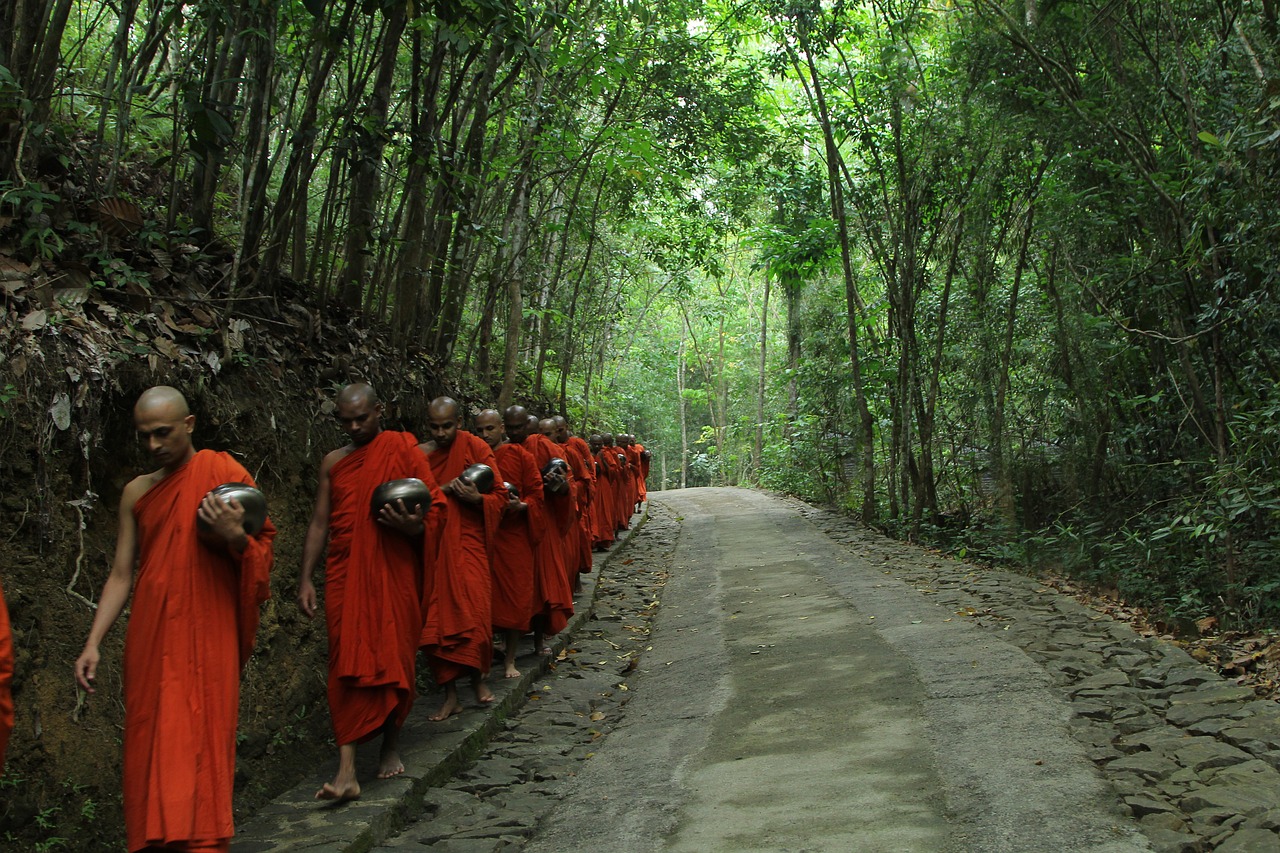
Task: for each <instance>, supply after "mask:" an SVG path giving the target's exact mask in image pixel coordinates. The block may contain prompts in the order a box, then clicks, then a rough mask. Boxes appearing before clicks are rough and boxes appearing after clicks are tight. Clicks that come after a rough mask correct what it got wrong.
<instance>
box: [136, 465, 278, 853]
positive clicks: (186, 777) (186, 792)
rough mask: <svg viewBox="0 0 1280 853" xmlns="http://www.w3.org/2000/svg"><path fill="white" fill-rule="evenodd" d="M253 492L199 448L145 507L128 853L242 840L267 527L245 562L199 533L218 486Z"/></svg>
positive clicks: (267, 563) (140, 516) (139, 513)
mask: <svg viewBox="0 0 1280 853" xmlns="http://www.w3.org/2000/svg"><path fill="white" fill-rule="evenodd" d="M228 482H241V483H249V484H252V483H253V478H252V477H250V476H249V472H248V471H246V470H245V469H244V468H243V467H242V466H241V465H240V463H238V462H236V461H235V460H234V459H233V458H231V456H229V455H228V454H226V453H216V452H214V451H212V450H201V451H200V452H198V453H196V455H195V456H194V457H193V458H192V459H191V460H190V461H188V462H187V463H186V464H185V465H183V466H182V467H181V468H179V469H178V470H177V471H174V472H173V473H172V474H170V475H169V476H167V477H165V478H164V479H163V480H161V481H160V482H159V483H157V484H156V485H154V486H152V487H151V488H150V489H148V490H147V492H146V493H145V494H144V495H143V496H142V497H140V498H139V499H138V502H137V503H136V504H135V505H134V508H133V514H134V518H135V519H136V520H137V523H138V566H137V570H136V573H135V582H134V589H133V605H132V610H131V612H130V616H129V627H128V629H127V631H126V633H125V643H124V707H125V719H124V822H125V831H126V834H127V837H128V845H129V850H131V851H133V850H140V849H142V848H144V847H148V846H161V847H170V848H173V849H189V848H194V847H202V848H205V849H226V848H227V847H228V845H229V844H230V839H231V837H232V836H233V835H234V834H235V828H234V826H233V825H232V815H231V792H232V785H233V781H234V777H235V769H236V721H237V715H238V713H239V704H240V670H241V668H242V667H243V666H244V664H245V662H246V661H247V660H248V659H249V653H250V652H251V651H252V650H253V640H254V634H255V633H256V632H257V630H258V606H259V605H260V604H261V603H262V602H263V601H265V600H266V599H267V597H268V596H269V594H270V592H269V588H268V580H269V576H270V572H271V563H272V550H271V541H272V539H273V538H274V537H275V532H276V531H275V527H274V526H273V525H272V524H271V521H270V520H268V521H267V523H266V525H265V526H264V527H263V528H262V530H261V531H260V532H259V533H258V535H257V536H253V537H250V539H249V543H248V545H247V546H246V547H245V550H244V553H243V554H239V555H236V554H234V553H233V552H232V551H230V549H228V548H226V547H224V546H222V545H208V544H205V543H204V542H203V541H202V540H200V539H198V538H197V535H196V508H197V507H199V505H200V501H201V500H202V499H203V498H204V496H205V494H206V493H208V492H209V490H210V489H212V488H214V487H215V486H217V485H219V484H221V483H228Z"/></svg>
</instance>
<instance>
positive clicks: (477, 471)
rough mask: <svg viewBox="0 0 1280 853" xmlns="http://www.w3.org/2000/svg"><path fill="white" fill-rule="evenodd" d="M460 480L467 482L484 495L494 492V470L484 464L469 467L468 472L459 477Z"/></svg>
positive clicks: (465, 471) (478, 463)
mask: <svg viewBox="0 0 1280 853" xmlns="http://www.w3.org/2000/svg"><path fill="white" fill-rule="evenodd" d="M458 479H459V480H466V481H467V482H468V483H470V484H471V485H473V486H475V487H476V491H477V492H479V493H480V494H482V495H487V494H489V493H490V492H492V491H493V469H492V468H490V467H489V466H488V465H485V464H483V463H480V462H477V463H476V464H474V465H468V466H467V468H466V470H464V471H463V472H462V473H461V474H459V475H458Z"/></svg>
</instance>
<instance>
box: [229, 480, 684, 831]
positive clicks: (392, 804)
mask: <svg viewBox="0 0 1280 853" xmlns="http://www.w3.org/2000/svg"><path fill="white" fill-rule="evenodd" d="M648 518H649V509H648V504H645V511H644V513H642V514H641V515H633V516H632V517H631V530H630V532H627V533H623V534H620V539H619V540H618V541H617V542H615V544H614V545H613V547H612V548H610V549H609V551H608V552H605V553H597V554H596V555H595V560H594V569H595V570H594V571H592V572H591V573H590V574H586V575H583V576H582V580H583V584H582V587H583V588H582V591H581V592H580V593H579V594H578V595H576V596H575V597H574V598H575V602H574V606H575V610H576V612H575V613H574V616H573V618H572V619H571V620H570V622H569V625H568V627H566V628H565V630H564V631H562V632H561V633H560V634H558V635H557V636H556V637H554V638H552V639H551V641H550V645H551V650H552V658H551V659H550V660H548V659H545V658H543V659H535V658H534V657H533V655H531V654H523V655H521V656H520V658H519V659H518V660H517V666H518V667H519V668H520V671H521V673H522V675H521V677H520V678H518V679H512V680H510V681H508V680H507V679H504V678H502V677H501V663H500V662H499V664H498V665H497V666H496V667H495V672H494V673H491V674H490V677H489V686H490V687H491V688H492V689H493V692H494V696H495V700H494V702H493V704H491V705H489V706H487V707H480V706H477V705H476V704H475V703H474V699H473V697H472V696H471V690H470V688H469V687H468V686H465V685H464V686H463V687H461V688H460V689H459V695H460V696H461V697H462V698H463V701H464V702H465V703H467V709H466V710H465V711H463V713H461V714H459V715H457V716H454V717H451V718H450V719H449V720H447V721H444V722H439V723H436V722H431V721H430V720H428V719H427V716H428V715H429V714H431V713H433V712H434V711H435V710H436V708H437V707H438V704H439V702H440V700H441V694H439V693H438V692H433V693H431V694H428V695H419V696H418V699H417V701H416V702H415V703H414V707H413V711H412V712H411V713H410V714H409V719H408V721H407V722H406V723H405V727H404V729H403V731H402V732H401V738H400V753H401V757H402V758H403V759H404V765H405V768H406V773H405V774H404V775H402V776H397V777H395V778H393V779H375V778H374V777H375V774H376V772H377V752H378V750H377V742H376V741H371V742H370V743H368V744H364V745H362V746H361V747H360V749H359V754H358V756H357V768H358V770H359V773H360V780H361V787H362V791H361V797H360V799H359V800H355V801H352V802H347V803H342V804H339V805H336V806H335V805H333V804H328V803H320V802H317V801H316V799H315V792H316V790H317V789H319V787H320V786H321V785H322V784H323V783H324V782H326V781H328V780H329V779H330V778H331V777H332V775H333V771H334V767H335V762H336V757H335V758H330V759H328V760H326V761H325V762H324V763H323V764H322V765H321V766H320V767H317V768H316V772H315V774H314V775H313V776H312V777H310V778H309V779H307V780H306V781H304V782H302V783H300V784H298V785H296V786H295V787H293V788H291V789H290V790H288V791H286V792H285V793H284V794H282V795H280V796H279V797H277V798H276V799H275V800H273V801H272V802H271V803H269V804H267V805H266V806H263V807H262V808H261V809H259V810H258V811H257V812H256V813H255V814H254V816H253V817H251V818H250V819H248V820H246V821H243V822H242V823H241V825H240V826H239V827H238V828H237V832H236V837H235V839H233V841H232V843H231V853H267V851H270V853H295V851H307V853H365V851H368V850H371V849H373V848H374V847H375V846H377V845H378V844H381V843H382V842H383V841H385V840H386V839H388V838H389V837H391V836H393V835H394V834H395V833H396V832H397V831H399V830H400V829H401V828H403V827H404V826H405V825H406V824H408V823H410V822H411V821H415V820H418V819H420V818H421V816H422V815H423V813H424V810H426V812H427V813H428V814H429V813H431V811H432V810H433V808H434V806H433V803H434V802H435V801H434V800H433V799H432V798H433V797H436V796H438V794H437V793H436V789H439V788H440V787H441V786H443V785H445V784H446V783H448V782H449V781H450V779H452V778H453V777H454V776H455V775H456V774H458V773H459V771H461V770H463V768H466V767H467V766H468V765H470V764H471V762H473V761H474V760H475V759H476V757H477V756H479V755H481V754H482V753H483V752H484V750H485V748H486V745H487V744H488V743H489V742H490V740H492V739H493V738H494V737H495V735H497V734H498V733H499V732H501V731H504V730H505V729H506V728H507V727H506V720H507V718H508V717H510V716H511V715H513V714H514V713H515V712H516V711H517V710H518V709H519V708H520V707H521V706H522V705H524V704H525V703H526V701H528V699H529V698H530V696H532V695H537V692H538V691H536V690H535V688H537V687H539V686H541V685H543V684H544V683H545V681H546V678H547V673H548V670H549V669H551V670H556V669H559V668H561V667H562V666H563V662H564V661H566V660H570V659H571V658H574V657H576V655H575V653H574V652H573V647H572V644H573V643H574V642H575V635H577V634H580V633H582V631H583V627H584V626H585V625H586V624H587V623H588V622H589V621H592V620H606V621H607V620H611V619H614V615H613V614H612V612H610V613H607V614H597V613H596V612H595V611H596V608H597V606H598V605H597V597H598V596H600V597H603V598H605V599H608V598H609V597H611V596H613V595H615V594H616V593H615V592H613V590H612V588H613V586H615V585H617V584H622V585H624V586H625V585H627V581H628V576H629V575H634V574H642V573H638V572H632V571H631V570H630V569H624V570H622V571H619V569H618V564H620V563H626V562H628V556H627V555H628V554H629V552H630V550H631V547H630V545H631V541H632V539H633V538H635V536H636V534H637V533H638V532H639V530H640V528H641V527H642V526H644V525H645V524H646V522H647V521H648ZM669 526H670V527H671V529H672V531H673V533H672V534H671V536H670V538H669V541H670V542H674V530H675V525H674V523H671V524H670V525H669ZM647 536H648V534H646V537H647ZM663 539H664V537H663V536H662V535H661V534H659V535H658V536H657V537H656V541H659V542H661V541H663ZM605 575H608V579H607V580H606V579H605V578H604V576H605ZM615 576H619V577H616V578H615ZM640 585H641V586H646V585H647V586H648V587H653V586H654V585H653V583H649V582H648V579H646V580H645V581H643V582H641V584H640ZM632 586H634V584H632ZM656 594H657V593H656V588H655V589H653V591H652V592H651V593H650V596H649V598H648V599H647V601H646V604H648V605H649V606H648V607H647V608H645V611H646V615H645V619H646V620H648V619H651V618H652V615H653V611H655V610H656V609H657V608H656V607H655V606H653V605H654V604H656V601H657V599H656ZM607 604H608V602H607V601H606V602H605V603H604V604H603V605H599V606H606V605H607ZM611 610H612V608H611ZM631 627H633V628H638V627H639V626H631ZM636 633H637V636H638V637H643V636H645V635H647V633H648V629H647V627H644V628H643V629H642V630H638V631H637V632H636ZM524 642H526V643H527V642H528V640H527V638H526V639H525V640H524ZM629 644H630V641H629ZM634 645H639V643H638V642H637V643H634ZM633 657H634V656H633ZM628 660H630V658H628ZM553 661H554V663H553ZM419 663H420V665H421V661H420V662H419ZM495 673H496V674H495ZM608 676H609V678H608V679H606V680H611V681H612V682H613V683H614V684H617V683H618V682H620V681H622V680H623V679H621V678H619V677H618V675H617V670H616V669H614V670H613V671H611V672H609V673H608ZM623 690H624V692H625V688H623ZM582 716H586V715H585V714H584V715H582ZM565 722H570V721H568V720H566V721H565ZM571 722H572V724H573V725H575V726H581V725H582V722H583V721H582V720H581V719H579V718H578V715H577V714H575V715H574V718H573V720H572V721H571ZM588 731H589V730H588ZM467 796H471V795H467Z"/></svg>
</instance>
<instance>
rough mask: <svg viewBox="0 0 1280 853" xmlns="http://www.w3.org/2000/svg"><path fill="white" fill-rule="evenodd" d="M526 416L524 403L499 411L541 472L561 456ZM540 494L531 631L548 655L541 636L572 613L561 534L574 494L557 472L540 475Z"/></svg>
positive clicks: (511, 436)
mask: <svg viewBox="0 0 1280 853" xmlns="http://www.w3.org/2000/svg"><path fill="white" fill-rule="evenodd" d="M529 417H530V416H529V413H528V411H527V410H526V409H525V408H524V407H523V406H510V407H508V408H507V410H506V411H504V412H503V413H502V421H503V424H504V425H505V426H506V429H507V439H508V440H509V441H510V442H511V443H513V444H518V445H520V446H521V447H523V448H524V449H525V450H526V451H527V452H528V453H529V455H530V456H531V457H532V458H533V462H534V465H535V466H536V467H537V469H538V471H539V472H542V471H543V470H544V469H546V467H547V465H548V463H550V461H551V460H552V459H559V458H563V457H561V456H560V453H559V450H558V449H557V447H556V445H555V444H552V443H551V442H550V441H548V440H547V439H546V437H545V436H543V435H542V434H541V433H538V432H537V431H536V429H535V428H534V427H533V426H532V424H531V423H530V420H529ZM534 423H536V420H535V421H534ZM542 494H543V502H544V506H545V507H546V527H547V531H546V533H544V534H543V536H542V540H541V541H540V542H538V545H537V551H536V554H535V556H536V560H535V561H534V569H535V572H536V574H535V578H536V581H535V584H534V618H533V632H534V648H536V649H537V650H538V652H539V654H549V653H550V649H548V648H547V647H546V646H545V645H543V638H544V637H549V636H552V635H554V634H558V633H560V632H561V631H563V630H564V628H565V626H566V625H567V624H569V618H570V617H571V616H573V587H572V586H570V584H569V574H568V571H567V570H566V569H565V565H566V563H565V555H564V537H565V536H566V535H567V534H568V532H569V530H570V529H572V527H573V503H572V502H573V494H572V492H571V491H570V488H569V482H568V480H567V479H566V478H565V477H564V476H562V475H560V474H556V473H551V474H547V475H544V476H543V491H542Z"/></svg>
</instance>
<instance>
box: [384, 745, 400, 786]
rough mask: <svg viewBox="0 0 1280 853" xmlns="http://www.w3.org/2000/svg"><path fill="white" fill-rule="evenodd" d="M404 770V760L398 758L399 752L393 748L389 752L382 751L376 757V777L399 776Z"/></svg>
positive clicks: (388, 777)
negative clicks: (377, 757)
mask: <svg viewBox="0 0 1280 853" xmlns="http://www.w3.org/2000/svg"><path fill="white" fill-rule="evenodd" d="M403 772H404V762H402V761H401V760H400V753H398V752H396V751H395V750H394V749H393V750H391V751H390V752H384V753H382V755H381V756H380V757H379V759H378V778H379V779H390V778H391V777H392V776H399V775H400V774H401V773H403Z"/></svg>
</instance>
